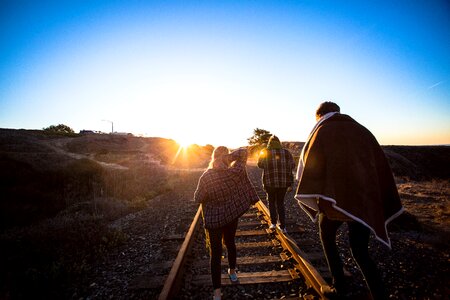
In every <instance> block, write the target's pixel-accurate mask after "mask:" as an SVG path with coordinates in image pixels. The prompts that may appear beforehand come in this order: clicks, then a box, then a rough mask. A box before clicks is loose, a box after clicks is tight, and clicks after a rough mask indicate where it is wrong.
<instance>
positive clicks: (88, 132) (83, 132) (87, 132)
mask: <svg viewBox="0 0 450 300" xmlns="http://www.w3.org/2000/svg"><path fill="white" fill-rule="evenodd" d="M80 134H84V135H87V134H97V132H95V131H94V130H84V129H83V130H80Z"/></svg>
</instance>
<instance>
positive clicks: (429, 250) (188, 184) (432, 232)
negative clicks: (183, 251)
mask: <svg viewBox="0 0 450 300" xmlns="http://www.w3.org/2000/svg"><path fill="white" fill-rule="evenodd" d="M249 172H250V173H253V174H256V176H259V173H258V172H259V170H257V169H255V168H253V167H250V168H249ZM200 174H201V173H199V172H195V173H191V174H187V175H186V177H185V179H184V181H183V182H181V183H180V184H179V186H178V187H177V189H176V190H175V191H172V192H170V193H168V194H165V195H162V196H160V197H157V198H154V199H152V200H151V201H149V203H148V207H147V208H146V209H144V210H142V211H140V212H139V213H136V214H134V215H129V216H126V217H125V218H122V219H120V220H117V221H115V222H114V223H113V224H111V226H115V228H119V229H120V230H121V231H122V232H123V233H125V234H126V235H127V236H128V239H127V241H126V242H125V244H123V245H122V246H121V247H120V248H117V249H115V250H114V251H112V252H110V253H108V254H107V255H106V256H105V258H104V259H103V260H102V261H99V262H98V264H97V265H96V266H95V268H94V269H95V272H93V273H92V274H91V276H90V278H88V281H87V282H88V283H87V284H88V285H89V286H88V290H89V292H88V294H81V293H80V294H78V293H77V292H76V291H75V292H74V294H73V298H76V299H155V298H157V295H154V294H152V292H151V291H149V290H139V289H134V288H133V286H135V285H136V284H137V283H138V282H139V281H140V280H142V279H143V278H149V277H151V276H152V275H154V274H153V273H152V271H153V270H152V269H151V265H152V264H156V263H161V262H163V261H168V260H171V259H174V258H175V255H176V253H177V250H178V249H177V245H178V244H177V243H173V242H170V241H164V239H163V238H165V237H167V236H170V235H174V234H180V233H183V232H186V231H187V229H188V227H189V225H190V222H191V221H192V218H193V216H194V215H195V212H196V209H197V206H196V205H195V204H194V203H193V202H192V201H191V199H192V196H193V192H194V190H195V186H196V182H197V179H198V177H199V175H200ZM408 184H410V185H411V189H413V187H414V183H408ZM421 193H422V195H423V194H424V193H427V192H426V191H425V190H424V189H422V190H421ZM411 195H413V192H412V191H411V190H410V194H405V193H401V196H402V200H404V204H405V203H406V204H407V205H406V204H405V208H406V211H407V213H406V214H405V217H403V218H402V219H401V220H400V221H401V222H396V223H395V224H393V226H390V227H391V228H390V237H391V241H392V250H389V249H387V248H386V247H385V246H384V245H382V244H381V243H380V242H378V241H376V240H375V239H374V238H372V239H371V242H370V249H369V251H370V254H371V255H372V257H373V259H374V260H375V261H376V262H377V264H378V268H379V270H380V272H381V273H382V276H383V278H384V282H385V284H386V287H387V290H388V292H389V295H390V298H391V299H401V300H406V299H408V300H409V299H449V295H450V289H449V288H448V286H449V283H450V278H449V253H448V231H445V226H444V228H442V227H432V226H431V225H428V223H426V222H424V221H422V220H421V218H420V213H421V212H423V211H425V209H423V208H421V209H420V210H417V209H415V207H416V205H415V204H414V197H412V196H411ZM428 196H429V199H428V200H429V205H434V204H435V202H436V201H437V200H435V199H438V198H436V197H435V195H434V196H433V195H432V192H431V191H430V193H429V195H428ZM433 197H434V198H433ZM420 199H422V198H420ZM439 199H441V200H442V199H444V201H446V202H445V203H444V204H445V205H447V204H448V199H449V195H448V191H445V192H444V194H443V195H442V194H441V195H440V198H439ZM416 200H417V199H416ZM422 200H423V199H422ZM286 210H287V217H288V218H291V219H295V220H296V221H297V223H298V224H302V226H303V227H304V228H305V230H306V231H307V232H308V238H309V237H311V238H313V239H314V240H315V241H316V243H317V245H320V241H319V239H318V233H317V224H314V223H312V222H311V221H310V219H309V218H308V217H307V216H306V215H305V213H304V212H303V211H301V210H300V208H299V207H298V204H297V203H296V202H295V200H294V199H293V195H292V193H291V194H290V195H288V196H287V197H286ZM412 215H414V216H416V217H418V219H419V220H420V221H421V222H422V223H420V224H419V223H418V222H417V221H416V218H415V217H413V216H412ZM447 217H448V215H447ZM443 219H444V220H446V219H445V218H443ZM447 219H448V218H447ZM345 229H346V228H345V226H343V227H342V228H341V230H340V233H339V238H338V243H339V244H340V246H341V248H342V249H343V251H342V253H341V254H342V258H343V261H344V262H345V266H346V268H347V269H348V270H349V271H350V273H351V274H352V277H351V279H352V292H351V293H350V294H353V295H357V294H359V293H362V294H363V293H364V291H365V285H364V282H363V279H362V276H361V274H360V272H359V270H358V268H357V266H356V265H355V264H354V262H353V260H352V259H351V258H350V257H351V256H350V253H349V250H348V249H349V248H348V244H347V239H346V233H345ZM85 288H86V287H85ZM236 299H237V298H236Z"/></svg>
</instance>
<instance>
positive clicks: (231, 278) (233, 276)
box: [228, 269, 238, 282]
mask: <svg viewBox="0 0 450 300" xmlns="http://www.w3.org/2000/svg"><path fill="white" fill-rule="evenodd" d="M228 276H229V277H230V280H231V282H238V276H237V273H233V274H230V269H228Z"/></svg>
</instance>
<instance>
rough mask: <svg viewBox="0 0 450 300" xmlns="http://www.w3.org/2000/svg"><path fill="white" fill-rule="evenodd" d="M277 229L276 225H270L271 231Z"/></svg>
mask: <svg viewBox="0 0 450 300" xmlns="http://www.w3.org/2000/svg"><path fill="white" fill-rule="evenodd" d="M275 228H277V227H276V226H275V224H270V226H269V229H275Z"/></svg>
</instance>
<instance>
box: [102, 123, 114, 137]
mask: <svg viewBox="0 0 450 300" xmlns="http://www.w3.org/2000/svg"><path fill="white" fill-rule="evenodd" d="M102 121H104V122H109V123H111V134H113V133H114V122H113V121H110V120H102Z"/></svg>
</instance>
